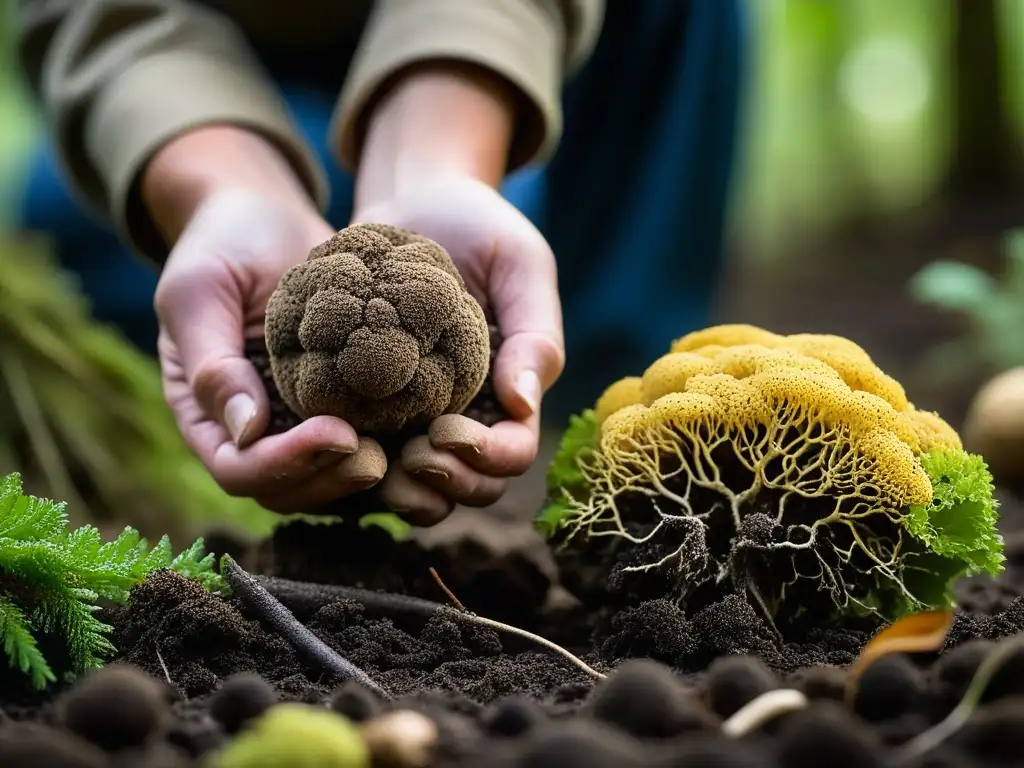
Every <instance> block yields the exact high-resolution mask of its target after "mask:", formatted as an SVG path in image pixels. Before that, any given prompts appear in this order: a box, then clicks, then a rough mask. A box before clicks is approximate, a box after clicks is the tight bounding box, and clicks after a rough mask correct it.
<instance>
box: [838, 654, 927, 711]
mask: <svg viewBox="0 0 1024 768" xmlns="http://www.w3.org/2000/svg"><path fill="white" fill-rule="evenodd" d="M924 691H925V679H924V675H923V674H922V672H921V670H919V669H918V668H917V667H916V666H915V665H914V663H913V662H912V661H910V659H909V658H907V656H906V655H905V654H902V653H890V654H887V655H885V656H882V657H881V658H879V659H878V660H877V661H875V662H874V663H873V664H871V666H869V667H868V668H867V669H865V670H864V671H863V672H862V673H861V675H860V678H859V679H858V680H857V693H856V696H855V697H854V700H853V710H854V712H856V713H857V714H858V715H860V716H861V717H862V718H864V719H865V720H869V721H872V722H879V721H882V720H892V719H895V718H898V717H902V716H903V715H907V714H911V713H914V712H918V711H920V710H921V707H922V703H923V699H924Z"/></svg>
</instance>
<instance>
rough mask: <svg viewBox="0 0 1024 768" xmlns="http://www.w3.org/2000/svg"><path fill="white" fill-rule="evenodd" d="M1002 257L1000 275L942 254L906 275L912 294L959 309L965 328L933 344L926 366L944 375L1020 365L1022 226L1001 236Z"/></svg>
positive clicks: (1023, 361)
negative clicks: (960, 333)
mask: <svg viewBox="0 0 1024 768" xmlns="http://www.w3.org/2000/svg"><path fill="white" fill-rule="evenodd" d="M1003 252H1004V254H1005V258H1006V263H1005V270H1004V273H1003V276H1002V279H1001V280H1000V279H997V278H995V277H993V276H992V275H989V274H988V273H987V272H984V271H982V270H981V269H978V268H977V267H974V266H972V265H970V264H965V263H963V262H959V261H953V260H949V259H942V260H939V261H935V262H932V263H931V264H929V265H927V266H926V267H924V268H922V269H921V270H919V271H918V272H917V273H916V274H915V275H914V276H913V277H912V278H911V280H910V284H909V288H910V294H911V296H912V297H913V298H914V299H915V300H917V301H919V302H921V303H924V304H930V305H932V306H935V307H939V308H941V309H945V310H949V311H953V312H959V313H963V315H964V316H965V317H966V318H967V320H968V322H969V326H970V327H969V331H968V333H967V334H966V335H965V336H964V337H963V338H959V339H955V340H953V341H949V342H946V343H944V344H941V345H939V346H937V347H935V348H934V349H933V350H932V351H931V352H930V353H929V355H928V358H927V359H926V361H925V366H926V368H927V372H928V373H929V374H930V375H932V376H934V377H941V378H942V379H943V380H950V379H954V378H958V377H959V376H961V375H963V372H965V371H971V370H978V369H992V370H996V371H1003V370H1007V369H1009V368H1013V367H1016V366H1019V365H1024V343H1022V342H1020V341H1018V339H1019V338H1020V329H1021V328H1022V327H1024V230H1012V231H1011V232H1009V233H1007V235H1006V236H1005V238H1004V240H1003Z"/></svg>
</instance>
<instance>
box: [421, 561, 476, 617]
mask: <svg viewBox="0 0 1024 768" xmlns="http://www.w3.org/2000/svg"><path fill="white" fill-rule="evenodd" d="M430 575H431V576H433V577H434V581H436V582H437V586H439V587H440V588H441V591H442V592H444V593H445V594H446V595H447V596H448V599H449V600H451V601H452V605H454V606H455V607H456V608H458V609H459V610H460V611H462V612H463V613H469V611H467V610H466V606H464V605H463V604H462V601H460V600H459V598H457V597H456V596H455V593H454V592H452V591H451V590H450V589H448V585H446V584H445V583H444V581H443V580H442V579H441V577H440V576H439V575H438V573H437V571H436V570H434V566H430Z"/></svg>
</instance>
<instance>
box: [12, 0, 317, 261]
mask: <svg viewBox="0 0 1024 768" xmlns="http://www.w3.org/2000/svg"><path fill="white" fill-rule="evenodd" d="M17 19H18V32H19V49H20V53H21V60H22V63H23V65H24V68H25V71H26V73H27V75H28V77H29V80H30V82H31V84H32V85H33V86H34V89H35V91H36V92H37V93H38V95H39V97H40V100H41V102H42V108H43V110H44V113H45V115H46V118H47V120H48V122H49V123H50V125H51V126H52V127H53V129H54V132H55V137H56V149H57V153H58V155H59V158H60V160H61V163H62V165H63V166H64V168H65V170H66V172H67V174H68V175H69V177H70V180H71V185H72V187H73V189H74V191H75V192H76V193H77V194H78V196H79V197H80V198H82V199H83V200H84V202H85V203H86V204H88V205H89V206H90V207H91V208H93V209H94V210H97V211H98V212H100V213H103V214H106V215H108V216H109V217H110V218H111V219H112V220H113V221H114V222H115V224H116V225H117V226H118V228H119V230H120V231H121V233H122V235H123V236H124V237H125V239H126V240H127V241H128V242H129V243H130V244H131V245H132V246H133V247H134V248H135V249H136V250H138V251H140V252H141V253H143V254H144V255H147V256H149V257H151V258H153V259H155V260H157V261H158V262H161V261H162V260H163V258H164V257H165V256H166V250H167V249H166V246H165V245H164V243H163V241H162V238H161V237H160V236H159V234H158V233H157V232H156V229H155V227H154V226H153V224H152V222H151V221H150V219H149V217H148V216H147V215H146V214H145V212H144V211H143V210H142V209H141V205H140V204H139V201H138V195H137V193H136V191H135V189H134V187H135V185H136V180H137V179H138V175H139V172H140V170H141V169H142V168H143V166H144V165H145V163H146V162H147V160H148V158H149V157H150V156H151V155H152V154H153V152H155V151H156V150H157V149H158V148H159V147H161V146H162V145H163V144H165V143H166V142H167V141H169V140H170V139H172V138H173V137H174V136H175V135H177V134H179V133H181V132H184V131H186V130H189V129H190V128H193V127H196V126H199V125H204V124H211V123H231V124H237V125H242V126H246V127H248V128H250V129H252V130H255V131H258V132H260V133H261V134H263V135H264V136H266V137H268V138H270V139H271V140H272V141H274V142H275V143H276V144H277V146H279V147H280V148H281V150H282V151H283V152H284V153H285V155H286V156H287V157H288V158H289V159H290V160H291V162H292V163H293V165H294V167H295V168H296V170H297V171H298V173H299V175H300V177H301V178H302V179H303V180H304V182H305V184H306V186H307V187H308V189H309V191H310V194H311V195H313V197H314V198H315V199H316V200H317V201H318V202H319V203H320V204H323V203H324V201H325V197H326V184H325V181H324V176H323V172H322V169H321V168H320V166H319V164H318V162H317V160H316V158H315V155H313V153H312V152H311V151H310V149H309V148H308V147H307V146H306V145H305V144H304V142H303V140H302V139H301V137H300V134H299V133H298V131H297V130H296V128H295V126H294V125H293V123H292V120H291V118H290V116H289V113H288V111H287V109H286V107H285V105H284V103H283V101H282V99H281V97H280V96H279V95H278V93H277V91H276V90H275V88H274V87H273V84H272V83H270V82H269V81H268V79H267V77H266V76H265V74H264V73H263V72H262V71H261V70H260V68H259V65H258V63H257V62H256V61H255V60H254V58H253V56H252V54H251V52H250V51H249V48H248V45H247V43H246V41H245V40H244V39H243V37H242V35H241V34H240V33H239V31H238V30H237V29H236V28H235V26H234V25H233V24H232V23H231V22H230V21H229V20H227V19H226V18H224V17H223V16H220V15H218V14H216V13H214V12H212V11H210V10H207V9H206V8H204V7H203V6H201V5H199V4H193V3H190V2H186V1H185V0H21V1H20V4H19V7H18V17H17Z"/></svg>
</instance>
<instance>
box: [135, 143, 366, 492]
mask: <svg viewBox="0 0 1024 768" xmlns="http://www.w3.org/2000/svg"><path fill="white" fill-rule="evenodd" d="M232 130H233V129H232ZM253 138H255V137H253ZM231 140H232V141H233V140H234V137H232V139H231ZM257 140H258V139H257ZM183 141H185V142H188V141H189V139H184V140H183ZM258 141H259V140H258ZM214 143H216V142H214ZM232 146H234V145H232ZM208 148H209V144H208V143H207V144H203V145H202V146H200V147H198V148H197V147H195V146H193V147H186V148H185V149H188V150H189V153H188V157H189V161H188V162H190V163H191V162H196V160H195V157H196V154H197V150H198V151H199V153H200V154H201V152H202V150H204V149H208ZM179 149H182V148H181V147H174V148H171V149H170V152H171V153H172V155H173V153H174V152H176V151H178V150H179ZM251 149H253V150H254V151H253V152H252V153H246V155H245V161H246V164H247V168H248V169H249V170H248V172H249V173H252V172H253V171H252V169H253V168H254V167H257V166H258V165H259V163H260V161H261V157H262V158H264V159H266V158H265V153H266V151H267V149H269V148H268V147H262V148H259V149H257V148H255V147H253V148H251ZM221 157H224V153H221ZM157 160H158V161H163V160H167V158H159V157H158V159H157ZM154 162H157V161H154ZM168 162H170V161H168ZM211 162H214V161H212V160H211ZM281 163H282V165H283V161H281ZM160 171H161V166H159V165H158V166H157V167H156V172H158V173H159V172H160ZM283 172H284V170H283V169H281V168H278V169H276V170H275V172H274V173H267V174H264V176H265V181H266V183H264V178H261V177H259V176H254V177H251V178H250V179H249V180H248V181H247V183H245V184H244V185H239V186H235V182H232V183H230V184H212V185H209V186H203V185H198V186H197V185H194V184H192V183H191V182H190V183H189V185H188V186H189V187H190V188H193V189H201V190H202V191H201V193H197V194H195V200H196V202H195V204H194V205H190V204H188V203H187V202H183V201H182V196H181V195H180V194H179V195H176V196H173V197H171V198H170V199H169V200H168V201H167V204H165V205H163V206H162V207H161V206H159V205H155V204H153V203H150V207H151V209H152V210H155V211H160V212H163V213H164V214H165V215H164V216H162V217H161V216H159V215H156V216H155V218H156V219H157V221H158V225H160V226H161V227H162V228H163V229H164V230H165V232H168V231H169V232H168V239H169V240H170V241H172V242H174V247H173V248H172V250H171V253H170V256H169V257H168V260H167V263H166V266H165V268H164V270H163V272H162V274H161V277H160V281H159V284H158V287H157V292H156V301H155V303H156V311H157V315H158V317H159V321H160V338H159V355H160V365H161V369H162V374H163V384H164V392H165V395H166V398H167V401H168V403H169V404H170V406H171V408H172V409H173V411H174V414H175V417H176V419H177V423H178V427H179V429H180V430H181V433H182V435H183V436H184V438H185V440H186V442H187V443H188V444H189V445H190V446H191V448H192V450H193V451H195V453H196V454H197V455H198V456H199V458H200V459H201V460H202V462H203V463H204V464H205V465H206V467H207V469H208V470H209V471H210V473H211V474H212V475H213V477H214V478H215V479H216V480H217V482H218V483H219V484H220V485H221V486H222V487H223V488H224V489H225V490H226V491H227V492H228V493H230V494H232V495H236V496H250V497H252V498H254V499H255V500H256V501H257V502H259V503H260V504H261V505H262V506H264V507H266V508H268V509H271V510H274V511H277V512H298V511H306V510H310V509H313V508H316V507H319V506H322V505H323V504H326V503H328V502H330V501H334V500H336V499H338V498H340V497H343V496H346V495H348V494H351V493H354V492H356V491H359V490H363V489H365V488H367V487H370V486H372V485H374V484H375V483H376V482H377V481H378V480H380V478H381V477H383V475H384V471H385V468H386V460H385V458H384V452H383V450H382V449H381V447H380V445H379V444H377V443H376V442H375V441H373V440H370V439H366V438H358V437H357V436H356V434H355V431H354V430H353V429H352V427H351V426H349V425H348V424H347V423H346V422H344V421H342V420H341V419H337V418H334V417H331V416H317V417H314V418H311V419H308V420H306V421H304V422H303V423H301V424H300V425H298V426H296V427H295V428H293V429H291V430H289V431H287V432H285V433H283V434H280V435H273V436H268V437H261V435H263V433H264V432H265V430H266V428H267V425H268V421H269V402H268V398H267V393H266V390H265V389H264V386H263V383H262V381H261V380H260V378H259V376H258V374H257V373H256V370H255V369H254V367H253V366H252V364H251V363H250V362H249V360H248V359H247V358H246V357H245V354H244V340H245V338H251V337H262V335H263V321H264V311H265V308H266V305H267V300H268V299H269V297H270V294H271V293H272V292H273V291H274V289H275V288H276V287H277V283H278V281H279V279H280V278H281V276H282V275H283V274H284V272H285V271H286V270H287V269H288V268H289V267H291V266H293V265H294V264H297V263H300V262H302V261H304V260H305V258H306V256H307V254H308V253H309V251H310V249H311V248H312V247H313V246H315V245H318V244H319V243H321V242H323V241H324V240H327V239H328V238H329V237H331V235H333V234H334V230H333V228H332V227H331V226H330V225H328V224H327V223H326V222H325V221H324V220H323V219H322V218H321V217H320V215H319V213H318V212H317V211H316V209H315V207H314V206H313V204H312V202H311V201H310V200H309V199H308V197H306V196H305V194H304V192H302V191H301V190H300V189H299V188H298V187H297V185H296V184H294V183H292V184H291V186H289V184H288V183H284V181H283V180H282V179H280V178H275V174H280V173H283ZM244 175H245V174H242V177H244ZM230 178H231V179H238V178H239V176H236V175H231V176H230ZM152 186H153V187H154V189H152V190H151V194H150V196H149V197H150V199H151V200H159V195H160V194H161V192H162V191H163V190H164V189H167V190H170V189H171V188H172V187H173V188H175V189H178V190H180V189H181V188H182V187H181V186H177V187H176V186H175V185H171V184H166V183H165V182H164V181H162V180H161V179H160V178H158V177H157V178H154V180H153V183H152ZM144 194H145V191H144ZM176 219H177V220H180V221H181V222H182V225H181V229H180V232H178V233H177V234H175V233H174V227H175V225H174V221H175V220H176Z"/></svg>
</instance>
